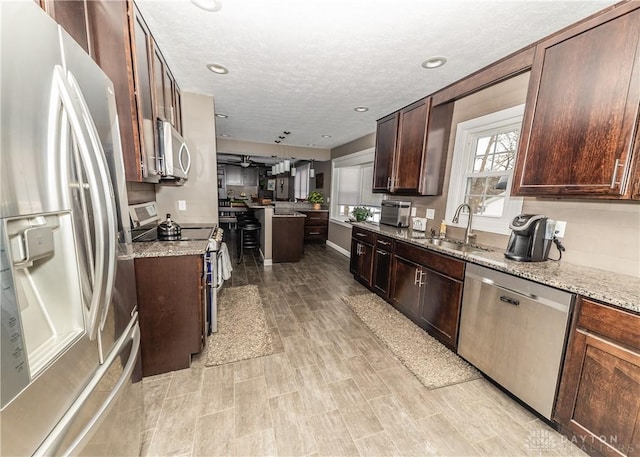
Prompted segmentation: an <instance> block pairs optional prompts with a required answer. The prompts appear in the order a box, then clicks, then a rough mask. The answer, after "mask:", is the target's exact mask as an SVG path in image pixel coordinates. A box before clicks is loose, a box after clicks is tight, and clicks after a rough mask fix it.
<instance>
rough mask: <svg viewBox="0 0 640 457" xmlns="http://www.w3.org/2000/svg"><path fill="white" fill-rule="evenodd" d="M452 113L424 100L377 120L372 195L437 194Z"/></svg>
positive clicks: (440, 181)
mask: <svg viewBox="0 0 640 457" xmlns="http://www.w3.org/2000/svg"><path fill="white" fill-rule="evenodd" d="M452 114H453V103H450V104H445V105H441V106H438V107H435V108H432V103H431V97H426V98H423V99H421V100H418V101H417V102H415V103H412V104H411V105H409V106H407V107H405V108H403V109H401V110H400V111H398V112H396V113H392V114H390V115H388V116H386V117H383V118H382V119H380V120H378V125H377V130H376V154H375V159H374V173H373V192H388V193H392V194H400V195H440V194H441V193H442V182H443V178H444V168H445V164H446V157H447V149H448V144H449V132H450V129H451V119H452Z"/></svg>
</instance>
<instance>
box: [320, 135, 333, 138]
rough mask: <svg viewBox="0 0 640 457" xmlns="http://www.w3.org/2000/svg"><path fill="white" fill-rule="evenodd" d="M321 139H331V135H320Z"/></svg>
mask: <svg viewBox="0 0 640 457" xmlns="http://www.w3.org/2000/svg"><path fill="white" fill-rule="evenodd" d="M322 138H331V135H322Z"/></svg>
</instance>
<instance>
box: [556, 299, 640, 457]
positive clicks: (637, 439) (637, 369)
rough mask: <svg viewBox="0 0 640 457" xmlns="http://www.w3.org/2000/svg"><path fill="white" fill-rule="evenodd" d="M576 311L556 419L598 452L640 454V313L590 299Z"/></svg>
mask: <svg viewBox="0 0 640 457" xmlns="http://www.w3.org/2000/svg"><path fill="white" fill-rule="evenodd" d="M577 313H578V315H577V318H576V319H574V327H573V331H572V334H571V338H570V341H569V346H568V349H567V356H566V359H565V364H564V368H563V372H562V379H561V383H560V390H559V393H558V399H557V402H556V411H555V415H554V419H555V420H556V421H557V422H558V423H559V424H560V426H561V431H562V432H563V433H564V434H566V435H567V436H569V438H570V439H571V440H575V442H576V443H580V444H582V443H586V444H587V445H589V446H590V448H591V449H590V450H591V451H592V453H594V454H597V455H612V456H613V455H616V456H620V455H623V456H637V455H640V421H639V419H640V344H638V342H639V341H640V326H638V325H635V324H637V322H638V320H637V319H640V316H638V315H636V314H631V313H628V312H625V311H622V310H618V309H615V308H611V307H608V306H606V305H603V304H599V303H595V302H593V301H591V300H586V299H581V300H580V301H579V304H578V310H577ZM627 318H631V319H630V320H628V319H627ZM615 322H619V324H618V325H617V328H616V327H615V326H614V327H613V328H612V329H611V331H607V328H606V325H607V324H608V323H611V324H613V323H615ZM583 325H585V326H588V327H590V329H587V328H584V327H583ZM614 325H615V324H614ZM623 326H628V330H626V329H625V330H623V331H622V332H620V331H619V330H620V328H621V327H623ZM591 330H596V331H598V333H600V334H599V335H595V334H593V333H591ZM620 336H621V338H622V339H625V340H626V341H625V342H622V341H619V337H620ZM630 342H631V343H633V344H632V345H628V343H630Z"/></svg>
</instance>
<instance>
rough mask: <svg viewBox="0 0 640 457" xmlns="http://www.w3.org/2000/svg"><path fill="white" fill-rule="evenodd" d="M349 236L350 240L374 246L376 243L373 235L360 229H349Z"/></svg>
mask: <svg viewBox="0 0 640 457" xmlns="http://www.w3.org/2000/svg"><path fill="white" fill-rule="evenodd" d="M351 236H352V238H355V239H357V240H358V241H362V242H363V243H367V244H374V243H375V242H376V234H375V233H373V232H371V231H369V230H365V229H363V228H360V227H353V228H352V229H351Z"/></svg>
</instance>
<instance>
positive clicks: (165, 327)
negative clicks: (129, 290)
mask: <svg viewBox="0 0 640 457" xmlns="http://www.w3.org/2000/svg"><path fill="white" fill-rule="evenodd" d="M135 268H136V287H137V296H138V313H139V317H140V337H141V350H142V373H143V376H151V375H154V374H159V373H166V372H168V371H174V370H180V369H183V368H189V366H190V365H191V355H192V354H196V353H198V352H200V351H201V350H202V348H203V347H204V342H205V338H206V335H205V334H204V330H203V329H204V319H205V318H206V317H205V316H204V304H203V301H202V300H203V287H204V283H203V257H202V256H201V255H184V256H167V257H140V258H137V259H135Z"/></svg>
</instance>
